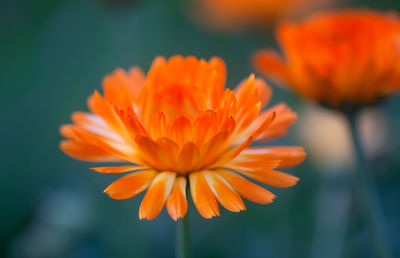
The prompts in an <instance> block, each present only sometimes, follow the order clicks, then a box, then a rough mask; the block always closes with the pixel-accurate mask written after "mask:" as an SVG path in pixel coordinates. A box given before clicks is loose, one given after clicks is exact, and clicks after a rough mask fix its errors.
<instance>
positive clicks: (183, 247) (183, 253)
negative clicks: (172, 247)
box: [176, 211, 190, 258]
mask: <svg viewBox="0 0 400 258" xmlns="http://www.w3.org/2000/svg"><path fill="white" fill-rule="evenodd" d="M177 226H178V230H177V239H176V243H177V246H176V257H178V258H189V257H190V251H189V250H190V245H189V242H190V238H189V211H188V212H187V213H186V216H185V217H183V218H182V219H180V221H178V222H177Z"/></svg>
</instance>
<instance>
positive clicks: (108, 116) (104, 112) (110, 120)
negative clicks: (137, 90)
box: [88, 91, 123, 132]
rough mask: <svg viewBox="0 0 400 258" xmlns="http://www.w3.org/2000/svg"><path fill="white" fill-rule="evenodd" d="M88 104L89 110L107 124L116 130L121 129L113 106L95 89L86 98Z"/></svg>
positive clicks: (119, 130)
mask: <svg viewBox="0 0 400 258" xmlns="http://www.w3.org/2000/svg"><path fill="white" fill-rule="evenodd" d="M88 106H89V108H90V110H91V111H92V112H93V113H95V114H97V115H98V116H99V117H101V118H102V119H103V120H104V121H105V122H106V123H107V125H108V126H110V127H112V128H114V129H115V130H117V131H118V132H122V131H123V125H122V123H121V120H120V119H119V116H118V115H117V114H116V113H115V111H114V108H113V106H112V105H111V104H110V103H109V102H107V101H106V100H105V99H104V98H103V97H102V96H101V95H100V93H99V92H97V91H95V92H94V94H93V95H92V96H91V97H90V98H89V99H88Z"/></svg>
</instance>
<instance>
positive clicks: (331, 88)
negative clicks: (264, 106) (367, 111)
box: [253, 10, 400, 108]
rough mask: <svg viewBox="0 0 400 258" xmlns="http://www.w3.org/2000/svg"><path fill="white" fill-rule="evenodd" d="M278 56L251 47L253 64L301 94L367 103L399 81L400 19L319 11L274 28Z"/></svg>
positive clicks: (335, 101) (338, 104) (323, 101)
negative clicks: (296, 21)
mask: <svg viewBox="0 0 400 258" xmlns="http://www.w3.org/2000/svg"><path fill="white" fill-rule="evenodd" d="M277 37H278V40H279V43H280V46H281V48H282V50H283V52H284V54H285V61H283V60H282V59H281V58H280V57H279V56H278V55H277V54H276V53H275V52H273V51H270V50H264V51H260V52H258V53H256V55H255V57H254V60H253V61H254V65H255V66H256V68H257V69H258V70H259V71H261V72H262V73H264V74H265V75H267V76H269V77H271V78H273V79H278V80H280V81H281V82H283V83H286V84H287V85H290V87H292V88H293V89H294V90H295V91H296V92H297V93H299V94H300V95H302V96H304V97H306V98H308V99H311V100H314V101H317V102H319V103H321V104H324V105H328V106H331V107H335V108H339V107H341V106H342V107H343V106H349V105H350V106H362V105H368V104H371V103H373V102H374V101H376V100H377V99H380V98H383V97H386V96H388V95H389V94H391V93H393V92H394V91H397V90H398V89H399V87H400V20H399V18H398V17H397V16H395V15H393V14H381V13H378V12H373V11H366V10H365V11H343V12H328V13H321V14H318V15H315V16H312V17H311V18H309V19H307V20H305V21H303V22H300V23H297V24H290V23H285V24H282V25H281V26H280V27H279V28H278V30H277Z"/></svg>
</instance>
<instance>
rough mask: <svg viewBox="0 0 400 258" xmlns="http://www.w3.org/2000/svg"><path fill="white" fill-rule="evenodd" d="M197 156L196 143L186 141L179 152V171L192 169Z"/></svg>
mask: <svg viewBox="0 0 400 258" xmlns="http://www.w3.org/2000/svg"><path fill="white" fill-rule="evenodd" d="M199 157H200V152H199V150H198V149H197V146H196V144H194V143H193V142H188V143H186V144H185V145H184V146H183V148H182V150H181V153H180V154H179V159H178V164H179V171H182V172H184V171H191V170H193V169H194V166H195V165H196V163H197V161H198V159H199Z"/></svg>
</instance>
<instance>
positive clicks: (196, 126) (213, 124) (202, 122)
mask: <svg viewBox="0 0 400 258" xmlns="http://www.w3.org/2000/svg"><path fill="white" fill-rule="evenodd" d="M217 130H218V120H217V114H216V113H215V112H214V111H211V110H207V111H204V112H201V113H199V114H198V115H197V117H196V119H195V120H194V122H193V129H192V139H193V142H194V143H195V144H196V145H197V146H198V148H200V149H201V148H202V146H203V144H204V143H205V142H207V141H208V140H209V139H210V138H211V137H212V136H214V135H215V134H216V133H217V132H218V131H217Z"/></svg>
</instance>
